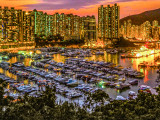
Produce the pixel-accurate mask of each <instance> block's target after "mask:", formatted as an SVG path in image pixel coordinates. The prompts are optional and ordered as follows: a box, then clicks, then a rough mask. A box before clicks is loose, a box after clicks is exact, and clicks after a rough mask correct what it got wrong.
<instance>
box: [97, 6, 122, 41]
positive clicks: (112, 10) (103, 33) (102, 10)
mask: <svg viewBox="0 0 160 120" xmlns="http://www.w3.org/2000/svg"><path fill="white" fill-rule="evenodd" d="M119 19H120V7H119V6H118V5H117V4H114V6H112V7H111V6H110V5H108V6H107V7H104V6H103V5H101V6H100V7H99V8H98V38H100V39H103V40H107V39H118V38H119Z"/></svg>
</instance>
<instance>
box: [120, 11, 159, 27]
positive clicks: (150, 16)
mask: <svg viewBox="0 0 160 120" xmlns="http://www.w3.org/2000/svg"><path fill="white" fill-rule="evenodd" d="M129 19H131V20H132V24H134V25H141V24H142V23H144V22H145V21H150V22H151V23H152V21H153V20H158V21H159V24H160V8H159V9H156V10H150V11H146V12H143V13H141V14H137V15H130V16H127V17H125V18H122V19H121V20H120V25H123V24H124V21H127V20H129Z"/></svg>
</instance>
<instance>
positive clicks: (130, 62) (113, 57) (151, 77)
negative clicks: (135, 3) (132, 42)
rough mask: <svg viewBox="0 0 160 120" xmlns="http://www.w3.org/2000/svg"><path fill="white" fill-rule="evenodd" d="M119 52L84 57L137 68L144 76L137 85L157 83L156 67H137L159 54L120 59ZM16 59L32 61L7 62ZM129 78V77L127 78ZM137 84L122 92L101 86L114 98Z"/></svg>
mask: <svg viewBox="0 0 160 120" xmlns="http://www.w3.org/2000/svg"><path fill="white" fill-rule="evenodd" d="M120 55H121V54H108V53H106V52H105V53H104V55H93V56H92V57H86V58H85V59H88V60H89V61H105V62H113V63H115V64H116V65H118V64H120V65H122V66H123V67H131V68H133V69H135V70H138V71H140V72H143V73H144V75H145V77H144V79H142V80H139V84H138V86H139V85H141V84H146V85H149V86H151V87H155V86H156V85H157V83H156V82H155V80H156V78H157V72H156V70H157V69H153V68H139V67H138V65H139V64H140V63H142V62H144V61H147V62H148V63H149V64H151V63H152V64H155V63H154V59H155V57H157V56H159V54H154V55H151V56H148V57H142V58H137V59H136V58H131V59H130V58H125V59H121V58H120ZM53 57H54V58H53V60H55V61H57V62H63V63H64V62H65V59H66V57H65V56H61V55H60V54H54V55H53ZM17 61H21V62H23V63H24V65H25V66H30V65H31V62H32V61H33V60H32V59H31V58H25V59H23V60H21V59H20V58H16V57H12V58H11V59H10V60H9V61H8V62H10V63H15V62H17ZM0 73H5V75H7V76H9V77H11V78H13V79H15V80H21V78H17V76H16V75H13V74H11V73H9V72H8V71H4V70H3V69H1V68H0ZM128 80H130V79H128ZM21 82H22V83H24V84H31V85H32V86H33V85H35V84H34V83H33V82H29V81H28V80H21ZM138 86H131V89H128V90H125V91H123V92H121V91H119V90H116V89H112V88H106V87H104V86H102V88H103V89H104V90H105V91H106V93H108V94H109V95H110V97H113V98H115V97H116V96H117V95H122V96H124V97H127V95H128V92H129V91H131V90H132V91H135V92H137V90H138Z"/></svg>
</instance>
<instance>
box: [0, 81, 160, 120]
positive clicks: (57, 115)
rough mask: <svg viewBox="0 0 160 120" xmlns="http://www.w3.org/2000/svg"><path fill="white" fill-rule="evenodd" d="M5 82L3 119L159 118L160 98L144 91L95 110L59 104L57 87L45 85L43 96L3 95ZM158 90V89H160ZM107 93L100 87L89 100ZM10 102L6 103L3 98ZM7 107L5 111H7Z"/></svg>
mask: <svg viewBox="0 0 160 120" xmlns="http://www.w3.org/2000/svg"><path fill="white" fill-rule="evenodd" d="M5 86H6V83H5V82H3V81H2V80H0V93H1V94H0V97H1V101H0V119H1V120H34V119H35V120H159V119H160V114H159V113H160V107H159V106H160V97H159V95H158V96H156V95H151V94H144V93H141V94H139V95H138V98H137V99H135V100H130V101H116V100H115V101H112V102H110V103H109V104H107V105H104V104H102V105H101V106H97V107H96V108H95V109H94V110H92V112H89V111H88V109H86V107H85V106H84V107H79V106H77V105H76V104H73V103H69V102H64V103H63V104H57V103H56V95H55V89H51V88H49V87H46V91H45V92H44V93H43V94H42V95H41V96H40V97H30V96H28V95H25V96H24V97H23V98H19V101H17V102H12V100H11V98H3V94H4V92H3V89H4V87H5ZM158 90H159V89H158ZM107 98H108V95H107V94H105V92H103V91H101V90H98V91H96V92H95V93H93V94H90V95H89V97H88V100H91V101H94V102H104V100H106V99H107ZM5 100H6V101H7V102H4V101H5ZM4 108H6V110H4Z"/></svg>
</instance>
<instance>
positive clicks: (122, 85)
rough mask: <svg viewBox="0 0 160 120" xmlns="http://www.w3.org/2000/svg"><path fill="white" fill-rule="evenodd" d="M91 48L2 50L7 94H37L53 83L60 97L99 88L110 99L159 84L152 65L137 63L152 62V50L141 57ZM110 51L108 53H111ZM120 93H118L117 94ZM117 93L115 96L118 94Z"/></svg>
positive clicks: (0, 70) (73, 96) (76, 96)
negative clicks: (126, 56)
mask: <svg viewBox="0 0 160 120" xmlns="http://www.w3.org/2000/svg"><path fill="white" fill-rule="evenodd" d="M114 51H116V52H115V53H114V54H113V53H112V52H113V50H103V49H100V50H94V49H67V48H41V49H33V50H27V51H18V52H16V53H14V54H12V55H11V54H10V53H1V58H2V59H1V63H0V73H1V75H0V77H1V78H2V79H3V80H5V81H7V82H8V83H9V84H8V86H7V88H6V90H5V91H6V94H5V95H9V96H13V97H14V98H15V99H16V98H18V96H23V95H24V94H25V93H28V94H29V95H31V96H35V97H38V96H39V95H40V94H41V92H42V91H45V86H49V87H50V88H54V87H56V93H57V95H58V96H60V99H62V100H65V98H67V99H75V100H76V99H79V100H80V102H83V100H84V99H85V96H87V94H90V93H93V92H95V91H96V90H98V89H100V90H103V91H105V92H106V93H107V94H108V95H109V97H110V98H111V99H120V98H121V97H124V98H128V96H129V93H130V92H131V91H132V92H135V94H138V91H139V89H140V86H141V85H148V86H149V87H150V89H151V91H152V93H153V94H157V93H156V92H155V90H153V88H155V87H156V86H157V85H159V82H157V81H156V79H157V77H158V73H157V70H158V68H157V67H155V68H153V67H149V66H147V67H140V66H139V65H140V63H141V62H145V61H147V62H148V64H153V61H154V58H155V57H157V56H158V55H159V53H157V54H153V55H150V56H144V57H141V58H125V59H124V58H121V55H122V54H127V53H124V52H125V51H123V52H122V51H121V50H114ZM110 52H111V53H110ZM119 96H121V97H119ZM117 97H118V98H117Z"/></svg>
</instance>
